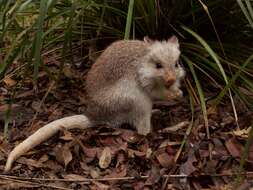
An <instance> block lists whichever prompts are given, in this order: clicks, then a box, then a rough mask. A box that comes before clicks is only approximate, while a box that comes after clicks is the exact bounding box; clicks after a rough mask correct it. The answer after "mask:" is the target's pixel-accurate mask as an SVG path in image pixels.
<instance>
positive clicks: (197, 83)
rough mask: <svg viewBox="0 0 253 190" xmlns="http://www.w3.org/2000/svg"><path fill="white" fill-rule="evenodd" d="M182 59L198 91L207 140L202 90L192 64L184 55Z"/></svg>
mask: <svg viewBox="0 0 253 190" xmlns="http://www.w3.org/2000/svg"><path fill="white" fill-rule="evenodd" d="M182 59H183V60H184V61H185V62H186V63H187V65H188V66H189V68H190V71H191V73H192V76H193V78H194V81H195V84H196V87H197V90H198V94H199V98H200V104H201V110H202V113H203V117H204V122H205V127H206V134H207V138H208V139H210V133H209V127H208V117H207V110H206V103H205V96H204V92H203V90H202V87H201V85H200V82H199V80H198V77H197V75H196V73H195V70H194V67H193V62H192V61H191V60H190V59H189V58H187V57H186V56H184V55H182Z"/></svg>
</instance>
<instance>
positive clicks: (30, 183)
mask: <svg viewBox="0 0 253 190" xmlns="http://www.w3.org/2000/svg"><path fill="white" fill-rule="evenodd" d="M1 178H2V179H5V180H9V181H14V182H17V183H21V184H22V183H23V184H29V185H36V186H40V187H41V186H42V187H49V188H54V189H61V190H72V189H69V188H65V187H59V186H55V185H48V184H41V183H36V182H30V181H23V180H17V179H13V178H9V177H1Z"/></svg>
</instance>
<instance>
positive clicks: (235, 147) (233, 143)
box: [225, 138, 243, 158]
mask: <svg viewBox="0 0 253 190" xmlns="http://www.w3.org/2000/svg"><path fill="white" fill-rule="evenodd" d="M225 145H226V148H227V149H228V151H229V153H230V154H231V155H232V156H233V157H235V158H240V157H241V155H242V152H243V146H242V145H241V144H240V143H239V142H238V141H237V140H236V139H235V138H230V139H229V140H227V141H226V142H225Z"/></svg>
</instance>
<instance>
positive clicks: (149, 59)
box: [139, 36, 185, 94]
mask: <svg viewBox="0 0 253 190" xmlns="http://www.w3.org/2000/svg"><path fill="white" fill-rule="evenodd" d="M146 43H151V45H150V47H149V52H148V54H147V55H146V56H145V57H144V60H143V62H142V66H141V68H140V70H139V74H140V80H141V82H142V86H143V87H144V88H149V89H150V90H152V89H155V88H160V87H165V88H166V89H168V90H170V91H175V92H180V93H181V94H182V92H181V90H180V89H179V88H180V81H181V79H182V78H183V77H184V76H185V71H184V69H183V68H182V67H181V66H180V65H179V64H178V60H179V56H180V50H179V43H178V40H177V38H176V37H174V36H173V37H171V38H170V39H168V40H167V41H154V42H152V41H151V42H146Z"/></svg>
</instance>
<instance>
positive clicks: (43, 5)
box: [34, 0, 47, 86]
mask: <svg viewBox="0 0 253 190" xmlns="http://www.w3.org/2000/svg"><path fill="white" fill-rule="evenodd" d="M46 14H47V0H41V1H40V9H39V16H38V20H37V24H36V25H37V32H36V37H35V44H34V48H35V49H34V58H35V63H34V84H35V86H36V84H37V80H38V74H39V67H40V64H41V61H42V60H41V50H42V46H43V24H44V20H45V17H46Z"/></svg>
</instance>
